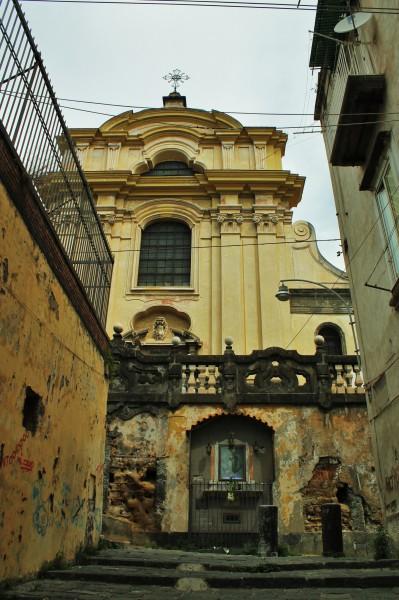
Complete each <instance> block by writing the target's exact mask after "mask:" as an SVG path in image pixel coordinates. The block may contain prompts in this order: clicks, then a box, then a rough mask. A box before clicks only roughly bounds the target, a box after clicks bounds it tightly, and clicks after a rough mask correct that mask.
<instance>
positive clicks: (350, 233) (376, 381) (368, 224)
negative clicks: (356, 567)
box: [322, 0, 399, 540]
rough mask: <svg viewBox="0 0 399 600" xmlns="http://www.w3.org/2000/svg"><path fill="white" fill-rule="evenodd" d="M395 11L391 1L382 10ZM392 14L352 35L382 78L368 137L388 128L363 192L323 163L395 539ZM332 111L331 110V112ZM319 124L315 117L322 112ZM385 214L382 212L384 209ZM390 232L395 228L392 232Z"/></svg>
mask: <svg viewBox="0 0 399 600" xmlns="http://www.w3.org/2000/svg"><path fill="white" fill-rule="evenodd" d="M368 6H373V2H372V1H370V0H363V1H362V2H361V7H362V10H365V11H367V7H368ZM389 6H391V7H392V8H397V6H396V3H395V2H391V3H389V2H388V4H387V7H389ZM398 25H399V17H398V16H395V15H391V16H389V17H388V16H386V15H385V16H382V15H377V14H374V15H373V16H372V18H371V20H370V21H369V22H368V23H367V24H366V25H364V26H363V27H361V28H360V29H359V35H360V40H361V41H363V42H367V44H363V45H361V46H358V47H357V51H358V52H361V53H362V55H364V56H365V60H364V64H367V65H371V66H370V68H369V74H374V75H376V74H377V75H381V74H383V75H385V84H386V91H385V100H384V103H383V106H382V107H381V110H382V112H381V114H378V115H377V116H376V120H377V121H378V123H377V124H376V125H375V128H374V131H373V132H371V134H370V143H371V147H372V144H373V140H374V136H375V135H376V134H377V133H378V132H381V131H388V132H390V142H389V145H388V147H386V148H385V149H384V150H383V151H382V152H381V153H380V155H379V156H375V157H374V159H373V163H374V164H373V165H372V167H373V169H374V176H373V181H372V185H371V189H370V190H368V191H367V190H366V191H360V190H359V185H360V182H361V181H362V178H363V175H364V172H365V167H366V164H364V165H362V166H357V167H339V166H335V167H334V166H331V165H330V171H331V179H332V184H333V190H334V198H335V202H336V206H337V213H338V220H339V225H340V229H341V234H342V238H343V239H344V240H345V242H346V245H347V252H346V253H345V261H346V269H347V272H348V275H349V280H350V284H351V294H352V300H353V305H354V309H355V313H356V321H357V330H358V333H359V342H360V347H361V354H362V365H363V369H364V373H365V381H366V386H367V389H368V410H369V419H370V423H371V428H372V432H373V439H374V455H375V463H376V468H377V476H378V482H379V487H380V491H381V495H382V500H383V508H384V512H385V522H386V525H387V528H388V530H389V532H390V533H391V534H392V535H393V536H394V537H395V538H396V539H397V540H399V537H398V536H399V443H398V439H399V437H398V428H397V423H398V418H399V370H398V368H397V361H398V358H399V337H398V334H397V332H398V326H399V314H398V311H397V310H396V309H395V308H394V307H393V306H391V305H390V300H391V297H392V296H391V294H390V292H389V290H391V289H392V288H393V286H394V285H395V283H396V281H397V275H396V274H395V272H394V268H393V263H392V257H391V255H390V252H389V249H388V244H387V241H388V238H389V237H390V238H391V239H392V240H395V239H397V235H398V233H397V223H396V228H395V227H394V228H393V230H389V231H385V230H384V224H383V219H382V215H381V211H380V210H379V208H378V204H377V199H376V190H377V189H378V186H379V183H380V181H381V177H382V174H383V171H384V168H385V167H386V166H387V162H388V161H389V162H390V163H391V168H392V170H393V171H394V173H395V175H396V179H397V182H398V183H399V146H398V135H399V128H398V125H397V123H395V117H394V116H393V113H395V111H397V105H398V91H397V90H398V85H399V76H398V72H399V52H398V44H397V29H398ZM337 81H338V80H336V79H334V76H331V77H329V78H328V79H327V84H326V85H325V87H324V90H325V94H326V98H327V102H328V101H329V99H330V98H331V97H332V94H334V92H335V91H336V89H337V86H338V83H337ZM332 112H336V111H332ZM322 122H324V121H323V116H322ZM329 138H330V136H329V135H328V134H326V135H325V142H326V147H327V155H329V151H330V149H331V142H330V139H329ZM386 211H387V214H388V213H389V211H390V208H389V207H388V208H387V209H386ZM395 229H396V230H395ZM366 282H367V283H369V284H371V285H376V286H380V287H381V288H386V291H384V290H382V289H377V288H370V287H367V286H365V283H366Z"/></svg>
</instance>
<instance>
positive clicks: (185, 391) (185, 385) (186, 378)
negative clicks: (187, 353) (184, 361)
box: [181, 365, 190, 394]
mask: <svg viewBox="0 0 399 600" xmlns="http://www.w3.org/2000/svg"><path fill="white" fill-rule="evenodd" d="M182 371H183V373H184V378H183V381H182V390H181V391H182V393H183V394H188V391H189V389H188V388H189V383H188V382H189V379H190V367H189V366H188V365H184V367H183V369H182Z"/></svg>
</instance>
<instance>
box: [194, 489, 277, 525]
mask: <svg viewBox="0 0 399 600" xmlns="http://www.w3.org/2000/svg"><path fill="white" fill-rule="evenodd" d="M272 487H273V484H272V483H270V482H266V483H263V482H245V481H235V480H232V481H217V482H214V481H193V482H192V483H191V484H190V531H192V532H201V533H257V532H258V507H259V505H261V504H272V501H273V497H272Z"/></svg>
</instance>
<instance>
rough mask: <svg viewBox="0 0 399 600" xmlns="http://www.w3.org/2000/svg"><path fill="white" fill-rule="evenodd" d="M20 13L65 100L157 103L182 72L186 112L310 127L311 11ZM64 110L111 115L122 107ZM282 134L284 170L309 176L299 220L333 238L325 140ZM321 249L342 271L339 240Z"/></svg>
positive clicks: (70, 116)
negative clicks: (174, 73)
mask: <svg viewBox="0 0 399 600" xmlns="http://www.w3.org/2000/svg"><path fill="white" fill-rule="evenodd" d="M23 9H24V11H25V14H26V16H27V19H28V21H29V24H30V26H31V29H32V31H33V35H34V37H35V39H36V43H37V44H38V46H39V50H40V51H41V53H42V57H43V60H44V62H45V65H46V67H47V71H48V72H49V75H50V78H51V81H52V84H53V87H54V89H55V92H56V94H57V96H58V97H59V98H66V99H81V100H90V101H99V102H109V103H116V104H127V105H134V106H143V107H153V106H155V107H156V106H161V105H162V96H163V95H166V94H167V93H168V92H169V89H170V88H169V87H168V84H167V83H166V82H165V81H164V80H163V79H162V76H163V75H164V74H166V73H168V72H169V71H170V70H171V69H174V68H180V69H182V70H183V71H185V72H186V73H188V74H189V76H190V80H189V81H187V82H186V83H185V84H184V88H183V92H182V93H184V94H185V95H186V96H187V104H188V106H190V107H193V108H202V109H206V110H210V109H217V110H220V111H242V112H267V113H309V114H308V115H306V116H301V114H300V115H297V116H277V115H276V116H265V115H245V114H235V115H234V116H235V117H236V118H237V119H238V120H239V121H241V122H242V123H243V124H244V125H259V126H262V125H272V126H277V127H279V128H281V129H284V128H285V127H290V126H296V125H301V126H303V125H309V124H312V123H313V119H312V116H311V115H312V113H313V106H314V98H315V87H316V81H317V73H314V74H312V72H311V71H310V70H309V68H308V62H309V53H310V46H311V34H310V33H309V30H312V29H313V25H314V17H315V13H314V12H313V11H296V10H295V11H292V10H266V9H239V8H208V7H207V8H202V7H201V8H200V7H190V6H186V7H184V6H155V5H153V6H145V5H142V6H137V5H130V6H126V5H120V6H115V5H98V4H93V5H92V6H89V5H87V4H62V3H60V4H58V3H54V4H48V3H41V2H23ZM60 104H62V105H63V106H74V107H76V108H85V109H87V110H93V111H102V112H105V113H109V114H117V113H119V112H122V111H123V110H125V109H123V108H120V109H118V108H115V107H110V106H108V107H107V106H96V105H94V104H93V105H86V104H78V103H73V102H71V101H70V100H63V101H61V100H60ZM63 113H64V116H65V119H66V122H67V125H68V126H70V127H96V126H99V125H100V124H101V123H102V122H103V121H105V120H106V119H107V118H108V117H107V116H104V115H98V114H91V113H89V112H80V111H77V110H71V109H68V108H63ZM286 131H287V133H289V138H288V145H287V150H286V156H285V160H284V168H286V169H289V170H291V171H293V172H296V173H299V174H301V175H305V176H306V185H305V191H304V196H303V200H302V202H301V205H300V206H299V207H298V208H297V209H295V212H294V218H295V219H305V220H308V221H311V222H312V223H313V225H314V226H315V228H316V234H317V237H318V238H336V237H338V227H337V222H336V217H335V207H334V204H333V199H332V191H331V184H330V180H329V174H328V166H327V160H326V155H325V150H324V145H323V142H322V138H321V135H320V134H317V133H313V134H312V133H307V134H306V133H304V134H294V133H293V130H291V129H287V130H286ZM296 131H298V130H296ZM299 131H300V130H299ZM320 248H321V250H322V252H323V254H324V255H325V256H326V257H327V258H328V259H329V260H330V261H331V262H333V263H334V264H336V265H337V266H340V267H342V266H343V262H342V260H341V258H337V251H338V250H339V249H340V247H339V242H329V243H324V244H320Z"/></svg>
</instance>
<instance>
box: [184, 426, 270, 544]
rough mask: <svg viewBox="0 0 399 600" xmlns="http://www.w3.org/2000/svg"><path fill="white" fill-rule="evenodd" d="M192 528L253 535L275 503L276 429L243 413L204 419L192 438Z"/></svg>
mask: <svg viewBox="0 0 399 600" xmlns="http://www.w3.org/2000/svg"><path fill="white" fill-rule="evenodd" d="M190 442H191V443H190V449H191V452H190V521H189V524H190V531H192V532H203V533H225V532H230V533H234V532H237V533H255V532H257V531H258V506H259V505H260V504H271V503H272V483H273V480H274V458H273V430H272V429H271V428H270V427H267V426H265V425H264V424H263V423H260V422H258V421H256V420H255V419H251V418H249V417H245V416H235V415H224V416H220V417H216V418H214V419H212V420H209V421H205V422H203V423H200V424H199V425H198V426H197V427H195V428H194V429H193V430H192V431H191V436H190Z"/></svg>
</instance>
